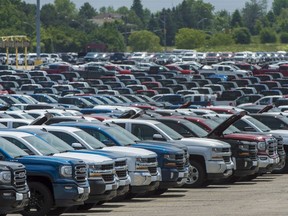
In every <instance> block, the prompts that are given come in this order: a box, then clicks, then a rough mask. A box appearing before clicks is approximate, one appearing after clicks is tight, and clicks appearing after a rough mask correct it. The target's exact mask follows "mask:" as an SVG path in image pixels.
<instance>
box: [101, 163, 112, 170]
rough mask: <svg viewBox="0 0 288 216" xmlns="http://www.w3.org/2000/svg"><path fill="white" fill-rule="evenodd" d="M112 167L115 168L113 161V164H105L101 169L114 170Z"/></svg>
mask: <svg viewBox="0 0 288 216" xmlns="http://www.w3.org/2000/svg"><path fill="white" fill-rule="evenodd" d="M112 169H114V164H113V163H111V164H103V165H102V166H101V170H112Z"/></svg>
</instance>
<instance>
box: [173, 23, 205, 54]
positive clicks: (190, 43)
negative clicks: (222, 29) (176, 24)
mask: <svg viewBox="0 0 288 216" xmlns="http://www.w3.org/2000/svg"><path fill="white" fill-rule="evenodd" d="M205 37H206V34H205V33H204V32H203V31H199V30H196V29H189V28H182V29H179V30H178V32H177V34H176V37H175V45H176V47H177V48H178V49H194V48H198V47H201V46H203V45H204V43H205Z"/></svg>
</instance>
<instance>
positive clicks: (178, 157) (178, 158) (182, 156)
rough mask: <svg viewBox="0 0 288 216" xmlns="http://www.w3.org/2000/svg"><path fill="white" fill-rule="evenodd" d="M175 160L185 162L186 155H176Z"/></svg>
mask: <svg viewBox="0 0 288 216" xmlns="http://www.w3.org/2000/svg"><path fill="white" fill-rule="evenodd" d="M175 159H176V160H182V161H183V159H184V155H183V154H176V155H175Z"/></svg>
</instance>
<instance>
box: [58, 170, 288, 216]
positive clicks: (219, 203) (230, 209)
mask: <svg viewBox="0 0 288 216" xmlns="http://www.w3.org/2000/svg"><path fill="white" fill-rule="evenodd" d="M287 181H288V175H272V174H267V175H264V176H261V177H258V178H257V179H255V180H253V181H251V182H237V183H234V184H232V185H211V186H209V187H207V188H205V189H171V190H169V191H168V192H167V193H165V194H163V195H161V196H159V197H153V198H151V197H149V198H136V199H133V200H131V201H127V202H118V203H107V204H104V205H103V206H101V207H98V208H94V209H93V210H90V211H88V212H85V213H79V214H77V213H73V214H72V213H66V214H64V215H66V216H69V215H71V216H72V215H83V216H84V215H91V216H92V215H97V216H102V215H105V216H114V215H115V216H116V215H117V216H122V215H123V216H127V215H133V216H137V215H139V216H140V215H141V216H143V215H149V216H151V215H157V216H162V215H163V216H164V215H165V216H169V215H173V216H174V215H189V216H190V215H197V216H206V215H213V216H214V215H215V216H218V215H219V216H220V215H221V216H225V215H245V216H248V215H251V216H252V215H253V216H258V215H259V216H260V215H261V216H262V215H273V216H276V215H287V213H288V209H287V208H286V206H287V200H288V187H287Z"/></svg>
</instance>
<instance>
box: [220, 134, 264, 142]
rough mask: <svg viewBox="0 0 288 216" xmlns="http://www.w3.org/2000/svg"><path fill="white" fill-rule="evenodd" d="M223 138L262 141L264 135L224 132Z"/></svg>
mask: <svg viewBox="0 0 288 216" xmlns="http://www.w3.org/2000/svg"><path fill="white" fill-rule="evenodd" d="M224 138H225V139H234V140H238V139H239V140H242V141H249V142H263V141H265V138H267V137H266V135H257V134H245V133H234V134H226V135H224Z"/></svg>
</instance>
